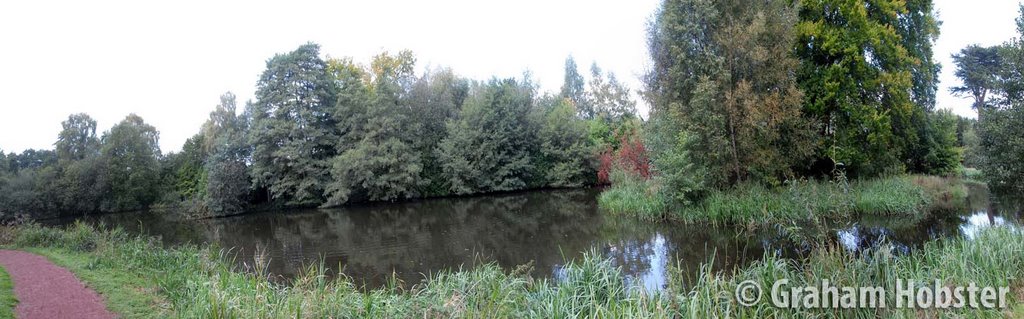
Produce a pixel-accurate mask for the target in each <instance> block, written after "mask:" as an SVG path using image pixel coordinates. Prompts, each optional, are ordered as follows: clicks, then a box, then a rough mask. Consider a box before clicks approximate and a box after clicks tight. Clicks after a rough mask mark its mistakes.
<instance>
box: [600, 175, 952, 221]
mask: <svg viewBox="0 0 1024 319" xmlns="http://www.w3.org/2000/svg"><path fill="white" fill-rule="evenodd" d="M651 188H652V187H648V185H647V184H645V183H644V182H642V181H640V182H638V181H627V182H625V183H621V184H616V185H614V186H613V187H611V188H609V189H608V190H606V191H605V192H604V193H602V194H601V196H600V197H599V199H598V204H599V205H600V206H601V207H602V208H604V209H605V210H607V211H609V212H611V213H613V214H620V215H631V216H636V217H638V218H640V219H643V220H648V221H660V220H671V221H678V222H687V223H695V222H713V223H727V224H748V223H787V222H791V221H794V220H815V219H821V218H843V217H850V216H853V215H857V214H866V215H885V216H912V217H922V216H924V215H927V214H928V213H930V212H932V211H935V210H938V209H954V208H955V207H956V206H957V205H959V204H960V202H962V201H963V199H964V198H966V197H967V190H966V188H965V186H964V185H963V183H962V182H960V180H959V179H954V178H942V177H935V176H895V177H887V178H879V179H871V180H859V181H852V182H836V181H797V182H792V183H788V184H787V185H785V186H782V187H778V188H772V189H769V188H767V187H764V186H762V185H759V184H744V185H740V186H738V187H736V188H734V189H730V190H726V191H713V192H710V193H709V194H707V195H706V196H705V197H704V199H703V200H701V201H700V202H697V203H695V204H692V205H686V206H682V207H678V206H675V207H674V206H672V205H667V204H665V203H666V202H667V201H666V200H665V199H664V198H663V196H662V195H659V192H655V191H652V190H651Z"/></svg>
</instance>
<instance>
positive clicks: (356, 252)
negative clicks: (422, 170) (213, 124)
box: [51, 188, 1020, 290]
mask: <svg viewBox="0 0 1024 319" xmlns="http://www.w3.org/2000/svg"><path fill="white" fill-rule="evenodd" d="M599 193H600V190H599V189H575V190H541V191H530V192H522V193H514V194H501V195H491V196H478V197H464V198H442V199H429V200H421V201H413V202H403V203H379V204H368V205H360V206H353V207H345V208H340V209H312V210H285V211H269V212H261V213H253V214H247V215H241V216H235V217H227V218H217V219H209V220H177V219H174V218H169V217H167V216H169V215H173V214H166V213H164V214H161V213H155V212H154V213H126V214H108V215H99V216H92V217H87V218H84V220H85V221H87V222H89V223H103V224H105V225H107V226H119V227H123V228H125V229H126V230H128V231H129V232H133V233H142V234H147V235H152V236H158V237H160V238H161V239H162V240H163V242H164V243H166V244H168V245H176V244H182V243H198V244H207V243H209V244H216V245H219V247H221V248H223V249H225V250H229V256H233V257H234V258H235V262H236V263H238V264H239V265H240V266H242V267H246V266H248V265H252V264H253V262H254V261H255V260H256V259H257V256H262V257H263V258H265V260H267V261H268V262H269V265H268V268H269V271H270V272H271V273H272V274H273V275H275V276H278V277H279V278H288V277H290V276H294V275H296V274H298V273H300V272H301V271H302V270H303V269H304V267H305V266H306V265H308V264H310V263H318V262H320V261H321V260H322V261H323V262H324V264H325V265H326V266H329V267H331V269H332V271H337V270H339V269H340V270H341V271H342V272H343V273H344V274H346V275H347V276H349V277H351V278H352V279H353V280H354V281H355V282H356V283H357V284H360V285H363V286H365V287H368V288H375V287H380V286H382V285H384V284H385V283H386V282H387V281H388V279H389V278H391V276H392V275H394V276H396V277H397V278H398V279H400V280H402V281H403V282H404V283H405V284H406V285H409V284H414V283H418V282H420V281H421V280H422V279H423V278H425V276H426V275H429V274H431V273H436V272H438V271H441V270H446V269H455V270H457V269H459V268H460V267H462V268H469V267H473V265H476V264H478V263H481V262H496V263H498V264H499V265H501V266H502V267H505V268H506V269H510V268H513V267H516V266H518V265H522V264H527V263H531V262H532V263H533V264H532V265H533V269H534V270H533V272H532V275H533V276H535V277H545V278H552V277H557V275H558V273H559V270H560V269H561V267H562V266H563V265H564V264H565V261H566V260H570V259H575V258H579V257H581V256H582V254H583V253H584V252H587V251H595V252H597V253H599V254H601V255H603V256H604V257H607V258H610V259H611V260H613V262H614V263H615V264H616V265H617V266H620V267H621V268H622V270H623V272H624V273H625V274H626V276H627V281H630V282H633V283H635V284H638V285H641V286H643V287H645V288H647V289H652V290H654V289H660V288H662V287H664V286H665V284H666V281H667V278H668V277H667V275H668V272H669V271H671V270H670V269H673V266H680V267H681V269H682V272H683V273H684V275H686V276H692V275H693V274H695V273H696V272H697V271H698V269H699V267H700V265H701V264H703V263H706V262H709V261H710V262H712V263H713V266H714V268H715V269H730V268H733V267H738V266H743V265H746V264H749V263H751V262H753V261H755V260H758V259H760V258H761V257H763V256H764V254H766V253H769V254H779V255H782V256H787V257H794V256H800V255H803V254H805V253H806V252H808V251H809V250H810V249H812V247H816V246H819V245H820V244H821V242H822V241H824V242H825V244H830V245H838V246H840V247H843V248H844V249H847V250H850V251H854V252H857V251H861V250H864V249H866V248H869V247H875V246H878V245H881V244H882V243H891V244H892V247H893V249H895V250H897V251H898V252H907V251H910V250H913V249H914V248H916V247H920V246H921V245H922V244H923V243H924V242H927V241H930V240H934V239H936V238H941V237H951V236H967V237H971V236H973V234H975V233H976V232H977V231H978V229H980V228H983V227H987V226H988V225H993V224H1012V225H1016V224H1017V220H1018V217H1017V216H1018V215H1020V212H1019V211H1016V210H1012V209H1011V210H1010V211H1012V212H1010V213H1008V214H1000V209H998V208H994V207H996V206H995V205H992V204H990V201H989V199H988V194H987V192H986V191H985V190H984V189H983V188H980V189H979V188H972V190H971V192H970V193H971V195H970V198H969V200H968V201H967V203H966V204H965V205H964V206H965V207H964V208H963V209H961V210H959V211H957V212H953V213H943V214H933V215H932V216H931V217H928V218H924V219H921V220H908V219H906V218H861V219H857V220H851V221H833V222H830V224H831V225H801V227H792V226H777V227H760V228H746V227H735V226H713V225H668V224H649V223H642V222H637V221H634V220H632V219H629V218H621V217H614V216H608V214H603V213H601V212H600V211H599V210H598V207H597V195H598V194H599ZM1003 210H1004V211H1006V209H1003ZM51 222H52V223H56V224H61V223H69V222H70V221H68V220H58V221H51ZM794 229H798V230H794ZM339 267H340V268H339Z"/></svg>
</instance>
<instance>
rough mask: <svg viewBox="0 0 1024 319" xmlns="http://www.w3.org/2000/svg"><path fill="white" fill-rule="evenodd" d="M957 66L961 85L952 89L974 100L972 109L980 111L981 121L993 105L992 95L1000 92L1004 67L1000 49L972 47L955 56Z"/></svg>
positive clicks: (957, 93) (994, 47)
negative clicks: (999, 87)
mask: <svg viewBox="0 0 1024 319" xmlns="http://www.w3.org/2000/svg"><path fill="white" fill-rule="evenodd" d="M953 63H954V64H955V65H956V72H955V73H954V74H955V75H956V77H957V78H959V79H960V82H961V85H960V86H955V87H952V88H951V89H950V91H952V93H953V94H955V95H958V96H969V97H971V98H973V99H974V103H972V104H971V108H973V109H975V110H976V111H978V117H979V119H980V118H981V117H982V113H984V112H985V110H986V109H987V108H988V107H989V106H990V104H991V97H992V96H991V95H990V94H991V93H993V92H996V91H997V90H998V85H999V82H1000V81H1001V80H1000V75H1001V73H1002V71H1001V68H1002V67H1003V63H1002V58H1001V56H1000V54H999V47H997V46H992V47H981V46H978V45H971V46H968V47H966V48H963V49H961V50H960V52H959V53H956V54H953Z"/></svg>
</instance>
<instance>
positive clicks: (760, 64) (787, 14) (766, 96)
mask: <svg viewBox="0 0 1024 319" xmlns="http://www.w3.org/2000/svg"><path fill="white" fill-rule="evenodd" d="M795 23H796V8H795V7H794V6H792V5H790V4H788V2H787V1H757V2H753V3H747V2H743V1H717V2H711V1H703V0H670V1H666V2H665V3H664V4H663V7H662V9H661V11H659V14H658V16H656V20H655V21H654V23H653V24H652V26H651V28H650V30H649V37H650V38H649V41H650V50H651V55H652V57H653V59H654V61H655V67H654V68H653V69H652V70H651V72H650V73H649V74H648V75H647V77H646V82H647V83H646V84H647V98H648V99H649V101H650V102H651V104H652V107H653V111H652V118H657V120H655V121H654V122H655V123H656V124H655V125H652V127H651V129H652V131H653V132H652V135H654V136H653V138H652V140H653V141H654V142H655V143H653V145H652V146H654V147H653V150H654V152H655V163H659V162H660V163H662V167H656V169H657V170H659V171H661V172H662V173H663V174H664V175H667V176H684V175H688V174H682V173H681V172H677V171H678V170H697V171H706V172H707V175H706V176H707V178H704V179H695V180H703V182H706V183H708V186H711V187H716V188H722V187H728V186H731V185H734V184H736V183H738V182H742V181H745V180H748V179H751V178H753V179H756V180H758V181H762V182H768V183H778V182H780V181H781V180H783V179H784V178H786V177H787V175H789V174H790V169H791V168H792V167H794V166H797V165H800V164H803V162H804V161H805V160H806V159H807V157H808V155H809V154H810V151H811V150H812V148H813V146H814V144H813V141H814V139H813V134H812V132H811V131H809V130H808V129H809V128H810V127H812V125H811V123H809V122H808V121H806V120H805V119H804V118H803V117H802V114H801V97H802V93H801V91H800V90H799V88H798V87H797V82H796V78H795V76H794V73H795V72H794V71H795V70H796V69H797V66H798V63H799V62H798V61H797V60H796V59H794V58H793V57H792V56H791V48H792V47H791V45H792V43H793V42H794V30H793V29H794V24H795ZM680 143H686V144H687V148H690V150H689V151H687V150H680V146H679V145H678V144H680ZM659 157H673V158H685V159H686V160H685V161H682V160H659V159H658V158H659ZM673 163H680V164H681V165H680V166H679V167H664V165H671V164H673ZM691 163H692V164H695V165H696V168H695V167H693V165H691ZM682 164H685V165H682Z"/></svg>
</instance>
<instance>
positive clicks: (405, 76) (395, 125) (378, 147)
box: [326, 51, 423, 205]
mask: <svg viewBox="0 0 1024 319" xmlns="http://www.w3.org/2000/svg"><path fill="white" fill-rule="evenodd" d="M415 63H416V59H415V57H413V55H412V52H410V51H402V52H400V53H399V54H397V55H390V54H388V53H387V52H384V53H381V54H380V55H377V56H376V57H374V59H373V61H372V62H371V64H370V72H369V73H368V75H369V83H368V85H367V88H368V93H369V97H370V99H369V100H367V101H366V103H368V104H367V105H366V106H363V107H360V106H355V107H353V106H352V105H341V104H339V106H338V113H337V114H338V116H340V117H342V118H350V119H365V121H364V122H351V120H345V121H344V122H342V123H343V125H342V127H343V130H344V132H345V138H344V139H343V140H346V141H350V143H352V144H351V145H350V146H348V147H347V148H346V149H345V150H344V151H343V152H342V153H341V154H340V155H339V156H337V157H336V158H335V159H334V161H333V163H334V165H333V167H332V170H331V173H332V176H333V177H334V180H333V182H332V183H331V184H330V185H329V186H328V189H327V191H328V193H329V198H328V201H327V203H326V205H339V204H343V203H345V202H347V201H349V199H350V198H351V197H352V195H353V194H354V193H359V194H361V195H364V196H365V197H366V198H367V199H370V200H395V199H399V198H410V197H413V196H416V195H418V187H419V186H420V185H421V184H422V180H421V178H420V172H421V171H422V169H423V165H422V162H421V160H422V158H421V156H420V154H419V153H418V152H417V151H416V149H415V147H414V140H415V139H417V138H419V137H418V136H414V135H412V134H410V133H415V132H418V131H419V129H418V128H417V124H419V123H417V122H414V121H412V120H411V117H410V113H411V109H410V108H409V107H408V102H407V99H408V92H409V91H410V90H411V87H412V85H413V83H415V81H416V76H415V73H414V67H415ZM360 111H362V112H365V113H363V114H353V113H355V112H360Z"/></svg>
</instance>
